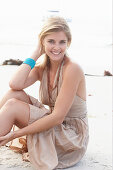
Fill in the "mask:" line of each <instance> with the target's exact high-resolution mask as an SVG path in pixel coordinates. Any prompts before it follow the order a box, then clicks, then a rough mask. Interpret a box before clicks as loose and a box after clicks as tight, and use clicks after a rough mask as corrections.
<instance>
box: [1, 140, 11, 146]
mask: <svg viewBox="0 0 113 170" xmlns="http://www.w3.org/2000/svg"><path fill="white" fill-rule="evenodd" d="M8 142H9V141H8V140H3V141H2V142H0V147H1V146H4V145H5V144H6V143H8Z"/></svg>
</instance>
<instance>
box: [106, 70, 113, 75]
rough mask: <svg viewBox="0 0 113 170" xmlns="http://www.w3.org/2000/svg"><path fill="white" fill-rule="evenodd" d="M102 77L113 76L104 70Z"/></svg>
mask: <svg viewBox="0 0 113 170" xmlns="http://www.w3.org/2000/svg"><path fill="white" fill-rule="evenodd" d="M104 76H113V74H111V73H110V72H109V71H106V70H104Z"/></svg>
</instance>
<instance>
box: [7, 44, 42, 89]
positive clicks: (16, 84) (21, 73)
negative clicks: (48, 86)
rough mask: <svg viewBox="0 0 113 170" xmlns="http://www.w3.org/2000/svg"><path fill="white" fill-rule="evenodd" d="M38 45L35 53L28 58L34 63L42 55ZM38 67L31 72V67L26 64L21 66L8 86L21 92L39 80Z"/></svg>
mask: <svg viewBox="0 0 113 170" xmlns="http://www.w3.org/2000/svg"><path fill="white" fill-rule="evenodd" d="M40 48H41V47H40V44H39V45H38V47H37V49H36V51H35V52H34V53H33V55H32V56H31V57H30V58H32V59H34V60H35V61H36V60H37V59H38V58H39V57H40V56H41V55H42V52H41V50H40ZM38 68H39V67H38V66H36V67H34V68H33V69H32V70H31V67H30V66H29V65H27V64H21V65H20V66H19V68H18V69H17V71H16V73H15V74H14V75H13V76H12V78H11V80H10V82H9V86H10V87H11V88H12V89H14V90H22V89H24V88H26V87H28V86H30V85H31V84H33V83H34V82H35V81H37V80H38V79H39V69H38Z"/></svg>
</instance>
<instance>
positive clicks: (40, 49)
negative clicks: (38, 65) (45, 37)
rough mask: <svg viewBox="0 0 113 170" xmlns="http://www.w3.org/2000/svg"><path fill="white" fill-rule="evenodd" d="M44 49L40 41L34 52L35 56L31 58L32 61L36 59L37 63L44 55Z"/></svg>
mask: <svg viewBox="0 0 113 170" xmlns="http://www.w3.org/2000/svg"><path fill="white" fill-rule="evenodd" d="M44 53H45V51H44V48H43V46H42V44H41V43H40V41H39V40H38V45H37V48H36V50H35V51H34V53H33V55H32V56H31V58H32V59H34V60H35V61H36V60H37V59H38V58H39V57H40V56H41V55H42V54H44Z"/></svg>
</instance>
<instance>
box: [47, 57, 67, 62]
mask: <svg viewBox="0 0 113 170" xmlns="http://www.w3.org/2000/svg"><path fill="white" fill-rule="evenodd" d="M49 58H50V60H53V61H60V60H62V59H63V58H64V56H50V57H49Z"/></svg>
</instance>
